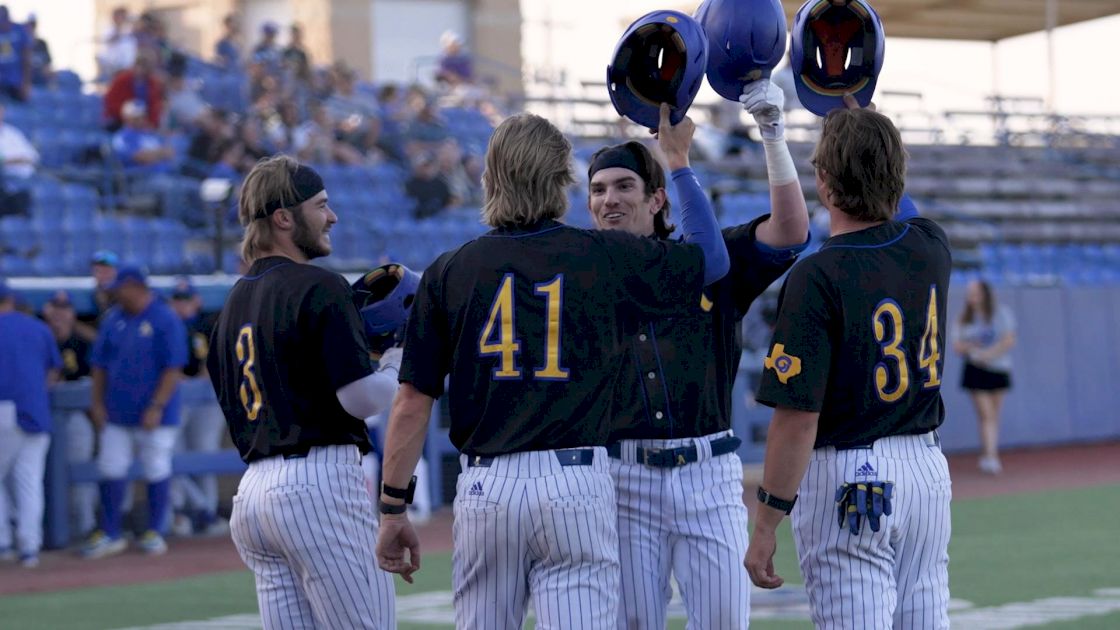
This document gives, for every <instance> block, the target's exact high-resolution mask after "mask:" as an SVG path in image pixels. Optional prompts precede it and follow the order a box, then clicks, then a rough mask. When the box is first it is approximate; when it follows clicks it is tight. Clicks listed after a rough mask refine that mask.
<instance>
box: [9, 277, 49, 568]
mask: <svg viewBox="0 0 1120 630" xmlns="http://www.w3.org/2000/svg"><path fill="white" fill-rule="evenodd" d="M61 366H62V357H61V356H59V353H58V346H57V345H55V342H54V336H53V335H51V331H50V329H49V328H47V325H46V324H44V323H42V322H40V321H39V320H37V319H35V318H34V317H31V316H29V315H25V314H23V313H20V312H19V311H17V310H16V309H15V295H14V294H13V293H12V290H11V289H10V288H9V287H8V285H7V283H6V282H4V280H3V279H0V491H3V490H2V489H3V488H4V487H5V481H6V479H7V477H8V475H11V477H12V487H13V488H14V490H15V495H14V498H15V503H14V507H15V510H16V513H15V515H14V517H15V521H16V543H17V546H18V548H19V561H20V564H21V565H23V566H25V567H29V568H30V567H34V566H36V565H38V564H39V547H40V546H41V545H42V542H43V527H42V525H43V467H44V465H45V463H46V459H47V448H48V447H49V446H50V443H51V434H50V431H51V406H50V399H49V397H48V396H47V386H48V385H49V384H52V383H54V381H56V380H57V379H58V369H59V367H61ZM7 503H8V502H7V501H0V559H8V558H12V557H14V556H15V552H14V551H13V549H12V529H11V518H12V516H13V515H10V514H8V513H7Z"/></svg>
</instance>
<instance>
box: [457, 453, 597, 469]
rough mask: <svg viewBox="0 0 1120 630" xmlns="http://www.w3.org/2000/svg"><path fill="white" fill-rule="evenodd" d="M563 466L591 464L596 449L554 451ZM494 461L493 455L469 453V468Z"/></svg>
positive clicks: (487, 464)
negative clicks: (485, 455) (472, 454)
mask: <svg viewBox="0 0 1120 630" xmlns="http://www.w3.org/2000/svg"><path fill="white" fill-rule="evenodd" d="M552 452H553V454H555V455H556V459H557V460H558V461H559V462H560V465H561V466H590V465H591V464H593V463H595V451H594V449H590V448H568V449H563V450H559V451H552ZM493 463H494V458H493V457H483V456H481V455H474V456H471V455H468V456H467V468H475V467H479V468H489V467H490V465H491V464H493Z"/></svg>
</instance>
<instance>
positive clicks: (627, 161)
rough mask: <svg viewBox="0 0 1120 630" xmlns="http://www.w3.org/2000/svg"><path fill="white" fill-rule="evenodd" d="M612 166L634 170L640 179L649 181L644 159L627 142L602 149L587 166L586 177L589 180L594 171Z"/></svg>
mask: <svg viewBox="0 0 1120 630" xmlns="http://www.w3.org/2000/svg"><path fill="white" fill-rule="evenodd" d="M614 167H619V168H625V169H629V170H631V171H634V172H635V173H637V174H638V177H640V178H642V181H644V182H647V183H648V182H649V178H650V172H649V169H648V168H646V160H645V159H643V157H642V155H640V154H639V153H638V149H637V148H636V147H632V146H631V145H630V143H629V142H627V143H626V144H620V145H617V146H613V147H610V148H608V149H604V150H603V152H602V153H600V154H599V155H597V156H595V161H594V162H592V163H591V166H589V167H587V179H588V180H590V179H591V178H592V177H594V176H595V173H597V172H599V171H601V170H603V169H605V168H614Z"/></svg>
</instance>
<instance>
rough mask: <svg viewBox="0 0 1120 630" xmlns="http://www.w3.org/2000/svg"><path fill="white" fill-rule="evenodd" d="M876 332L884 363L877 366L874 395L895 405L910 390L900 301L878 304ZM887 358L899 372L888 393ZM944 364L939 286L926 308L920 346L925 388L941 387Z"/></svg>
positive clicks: (933, 288)
mask: <svg viewBox="0 0 1120 630" xmlns="http://www.w3.org/2000/svg"><path fill="white" fill-rule="evenodd" d="M871 323H872V326H873V328H874V330H875V341H877V342H878V343H879V345H880V347H881V351H882V353H883V359H884V360H883V361H880V362H879V363H877V364H875V393H877V394H878V395H879V400H882V401H883V402H887V403H893V402H896V401H898V399H900V398H902V397H903V395H905V394H906V390H907V389H908V388H909V387H910V369H909V367H907V365H906V353H905V352H903V350H902V348H901V347H900V346H901V345H902V341H903V330H904V327H903V323H904V320H903V317H902V309H900V308H899V306H898V302H895V301H894V300H891V299H886V300H883V301H882V302H879V306H878V307H876V308H875V314H874V315H872V317H871ZM885 359H891V360H892V361H893V362H894V364H895V367H896V368H897V369H898V378H897V382H896V385H895V388H894V389H892V390H890V391H887V386H888V385H889V384H890V381H891V378H890V372H889V371H888V368H887V363H886V361H885ZM940 361H941V351H940V346H939V343H938V326H937V285H934V286H931V287H930V288H929V302H928V303H927V305H926V328H925V332H923V333H922V338H921V344H920V347H919V349H918V367H919V368H920V369H922V370H925V372H926V380H925V382H924V383H922V388H923V389H933V388H935V387H940V386H941V373H940V367H939V365H938V363H939V362H940Z"/></svg>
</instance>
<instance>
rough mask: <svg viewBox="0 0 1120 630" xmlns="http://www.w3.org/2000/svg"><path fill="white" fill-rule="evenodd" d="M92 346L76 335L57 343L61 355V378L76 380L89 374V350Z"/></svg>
mask: <svg viewBox="0 0 1120 630" xmlns="http://www.w3.org/2000/svg"><path fill="white" fill-rule="evenodd" d="M91 348H92V346H91V345H90V344H89V342H87V341H86V340H84V339H82V338H81V337H79V336H77V335H70V338H69V339H67V340H66V341H63V342H61V343H59V344H58V351H59V354H61V355H62V375H61V376H62V380H64V381H76V380H78V379H80V378H82V377H85V376H89V352H90V349H91Z"/></svg>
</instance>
